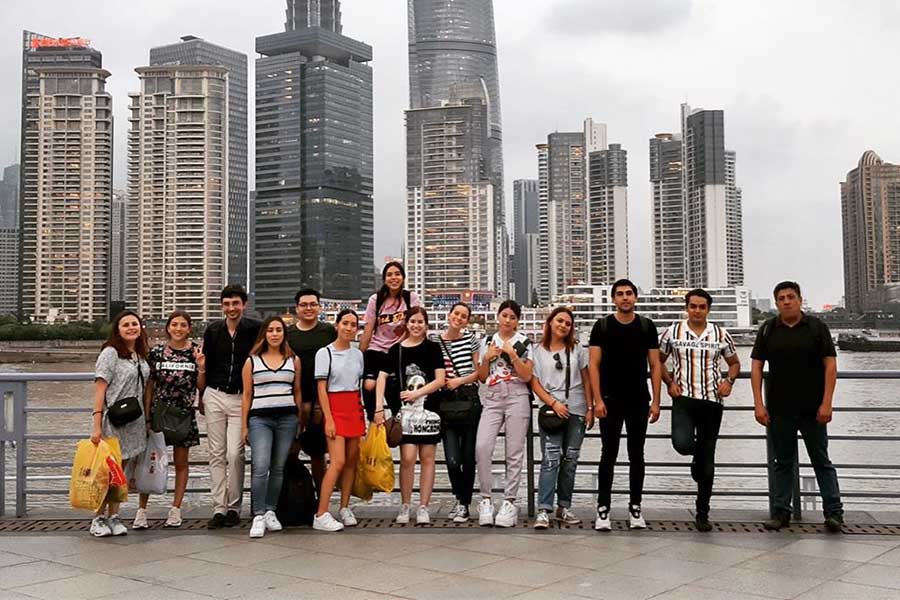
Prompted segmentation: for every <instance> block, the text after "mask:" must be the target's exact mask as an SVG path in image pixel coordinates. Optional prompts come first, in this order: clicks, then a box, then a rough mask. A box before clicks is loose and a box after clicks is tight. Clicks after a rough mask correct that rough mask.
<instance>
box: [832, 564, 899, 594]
mask: <svg viewBox="0 0 900 600" xmlns="http://www.w3.org/2000/svg"><path fill="white" fill-rule="evenodd" d="M840 580H841V581H846V582H848V583H859V584H862V585H874V586H878V587H886V588H893V589H895V590H900V569H898V568H897V567H894V566H886V565H862V566H861V567H858V568H856V569H853V570H852V571H850V572H848V573H844V574H843V575H841V577H840Z"/></svg>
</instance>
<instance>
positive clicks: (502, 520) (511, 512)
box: [494, 500, 519, 527]
mask: <svg viewBox="0 0 900 600" xmlns="http://www.w3.org/2000/svg"><path fill="white" fill-rule="evenodd" d="M518 520H519V507H518V506H516V505H515V504H513V503H512V502H510V501H509V500H504V501H503V505H502V506H500V512H498V513H497V518H496V519H494V525H495V526H496V527H515V526H516V523H517V522H518Z"/></svg>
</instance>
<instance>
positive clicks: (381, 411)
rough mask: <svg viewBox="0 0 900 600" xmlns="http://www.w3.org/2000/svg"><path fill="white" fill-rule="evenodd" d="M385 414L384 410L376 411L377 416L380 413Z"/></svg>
mask: <svg viewBox="0 0 900 600" xmlns="http://www.w3.org/2000/svg"><path fill="white" fill-rule="evenodd" d="M383 412H384V409H383V408H382V409H381V410H376V411H375V414H376V415H377V414H378V413H383Z"/></svg>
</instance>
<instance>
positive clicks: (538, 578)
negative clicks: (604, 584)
mask: <svg viewBox="0 0 900 600" xmlns="http://www.w3.org/2000/svg"><path fill="white" fill-rule="evenodd" d="M587 572H588V571H586V570H584V569H578V568H575V567H569V566H566V565H565V564H563V563H556V564H552V563H546V562H537V561H534V560H525V559H523V558H508V559H506V560H504V561H501V562H498V563H495V564H492V565H485V566H483V567H477V568H475V569H470V570H468V571H466V575H470V576H472V577H479V578H481V579H488V580H490V581H501V582H504V583H509V584H514V585H527V586H530V587H542V586H545V585H548V584H551V583H554V582H556V581H560V580H561V579H567V578H570V577H575V576H577V575H583V574H585V573H587Z"/></svg>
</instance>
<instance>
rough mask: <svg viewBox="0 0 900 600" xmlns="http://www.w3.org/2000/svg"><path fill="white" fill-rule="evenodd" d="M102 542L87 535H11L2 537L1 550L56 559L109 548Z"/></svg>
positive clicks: (0, 537)
mask: <svg viewBox="0 0 900 600" xmlns="http://www.w3.org/2000/svg"><path fill="white" fill-rule="evenodd" d="M107 539H110V538H104V539H102V540H100V539H96V538H92V537H90V536H89V535H87V534H86V533H85V534H84V535H82V536H77V537H76V536H69V535H34V536H32V535H9V536H6V535H4V536H0V550H2V551H6V552H13V553H15V554H24V555H25V556H33V557H35V558H44V559H54V558H57V557H60V556H67V555H70V554H76V553H78V552H94V551H95V550H97V549H98V548H106V547H109V545H108V544H106V543H104V542H106V540H107Z"/></svg>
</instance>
